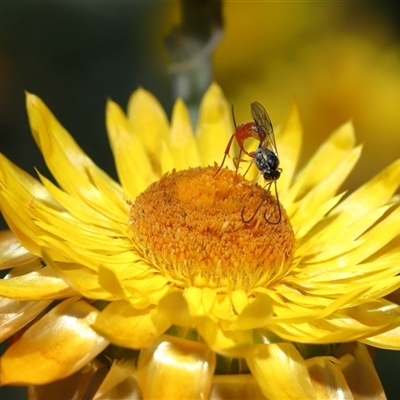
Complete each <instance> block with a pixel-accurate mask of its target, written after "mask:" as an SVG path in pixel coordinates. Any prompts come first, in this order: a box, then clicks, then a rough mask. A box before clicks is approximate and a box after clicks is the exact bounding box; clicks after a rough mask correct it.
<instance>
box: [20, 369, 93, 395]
mask: <svg viewBox="0 0 400 400" xmlns="http://www.w3.org/2000/svg"><path fill="white" fill-rule="evenodd" d="M95 372H96V369H95V368H94V367H93V366H92V365H87V366H85V367H84V368H83V369H81V370H80V371H78V372H75V373H74V374H72V375H71V376H69V377H67V378H64V379H60V380H58V381H56V382H52V383H48V384H47V385H38V386H29V387H28V398H29V400H49V399H52V398H53V397H54V394H55V393H57V400H71V399H84V398H85V394H86V392H87V390H88V388H90V385H91V384H92V377H93V375H94V373H95Z"/></svg>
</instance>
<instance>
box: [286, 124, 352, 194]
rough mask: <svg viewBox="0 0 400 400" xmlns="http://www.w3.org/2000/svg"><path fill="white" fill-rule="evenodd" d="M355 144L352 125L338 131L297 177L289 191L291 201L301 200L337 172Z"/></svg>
mask: <svg viewBox="0 0 400 400" xmlns="http://www.w3.org/2000/svg"><path fill="white" fill-rule="evenodd" d="M354 143H355V136H354V129H353V126H352V124H350V123H347V124H345V125H343V126H342V127H340V128H339V129H338V130H336V131H335V132H334V133H333V134H332V135H331V136H330V137H329V138H328V140H327V141H326V142H325V143H324V144H323V145H322V146H321V147H320V148H319V149H318V151H317V152H316V153H315V154H314V156H313V157H312V159H311V160H310V161H309V162H308V163H307V165H306V166H305V167H304V168H303V169H302V170H301V171H300V173H299V174H298V175H297V177H296V180H295V183H294V184H293V186H292V187H291V188H290V191H289V196H290V199H291V201H294V200H296V199H297V200H298V199H301V198H302V197H303V196H304V195H305V194H306V193H308V192H309V191H310V190H312V189H313V188H314V187H315V186H316V185H318V184H320V183H321V182H323V181H324V179H325V178H326V177H327V176H329V175H330V174H331V173H332V171H335V169H336V167H337V166H338V165H340V164H341V163H342V161H343V157H344V156H346V155H347V154H348V153H349V152H350V151H351V150H352V148H353V147H354Z"/></svg>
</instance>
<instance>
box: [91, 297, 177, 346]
mask: <svg viewBox="0 0 400 400" xmlns="http://www.w3.org/2000/svg"><path fill="white" fill-rule="evenodd" d="M170 325H171V324H170V323H169V322H168V321H166V320H165V319H164V318H163V317H162V316H161V315H160V314H159V313H157V312H152V309H151V308H150V307H149V308H147V309H142V310H137V309H135V308H133V307H132V305H131V304H130V303H129V302H127V301H126V300H117V301H114V302H112V303H111V304H109V305H108V306H107V307H106V308H105V309H104V310H103V311H102V312H101V313H100V315H99V316H98V317H97V319H96V322H95V324H94V325H93V329H94V330H95V331H96V332H98V333H99V334H101V335H103V336H104V337H106V338H108V339H109V340H110V341H111V342H112V343H114V344H116V345H118V346H121V347H127V348H130V349H140V348H142V347H145V346H148V345H150V344H151V343H152V342H153V341H154V340H155V339H156V338H157V337H158V336H160V335H161V334H162V333H164V332H165V331H166V330H167V329H168V328H169V327H170Z"/></svg>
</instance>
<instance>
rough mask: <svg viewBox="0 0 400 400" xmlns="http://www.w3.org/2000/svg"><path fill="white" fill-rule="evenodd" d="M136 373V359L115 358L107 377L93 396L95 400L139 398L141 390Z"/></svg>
mask: <svg viewBox="0 0 400 400" xmlns="http://www.w3.org/2000/svg"><path fill="white" fill-rule="evenodd" d="M135 375H136V362H135V361H133V360H114V362H113V364H112V365H111V367H110V370H109V371H108V373H107V375H106V377H105V378H104V380H103V382H102V383H101V385H100V387H99V388H98V390H97V391H96V394H95V395H94V396H93V400H101V399H104V400H105V399H108V400H114V399H115V400H124V399H126V400H128V399H132V398H135V399H136V398H139V396H140V392H139V387H138V385H137V381H136V378H135ZM126 381H127V382H126Z"/></svg>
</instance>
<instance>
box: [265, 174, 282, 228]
mask: <svg viewBox="0 0 400 400" xmlns="http://www.w3.org/2000/svg"><path fill="white" fill-rule="evenodd" d="M274 184H275V197H276V202H277V203H278V214H279V216H278V220H277V221H271V220H269V219H268V218H267V210H265V211H264V219H265V220H266V221H267V222H268V223H269V224H271V225H278V224H279V222H281V219H282V210H281V203H279V197H278V189H277V187H276V186H277V185H276V181H274Z"/></svg>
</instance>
